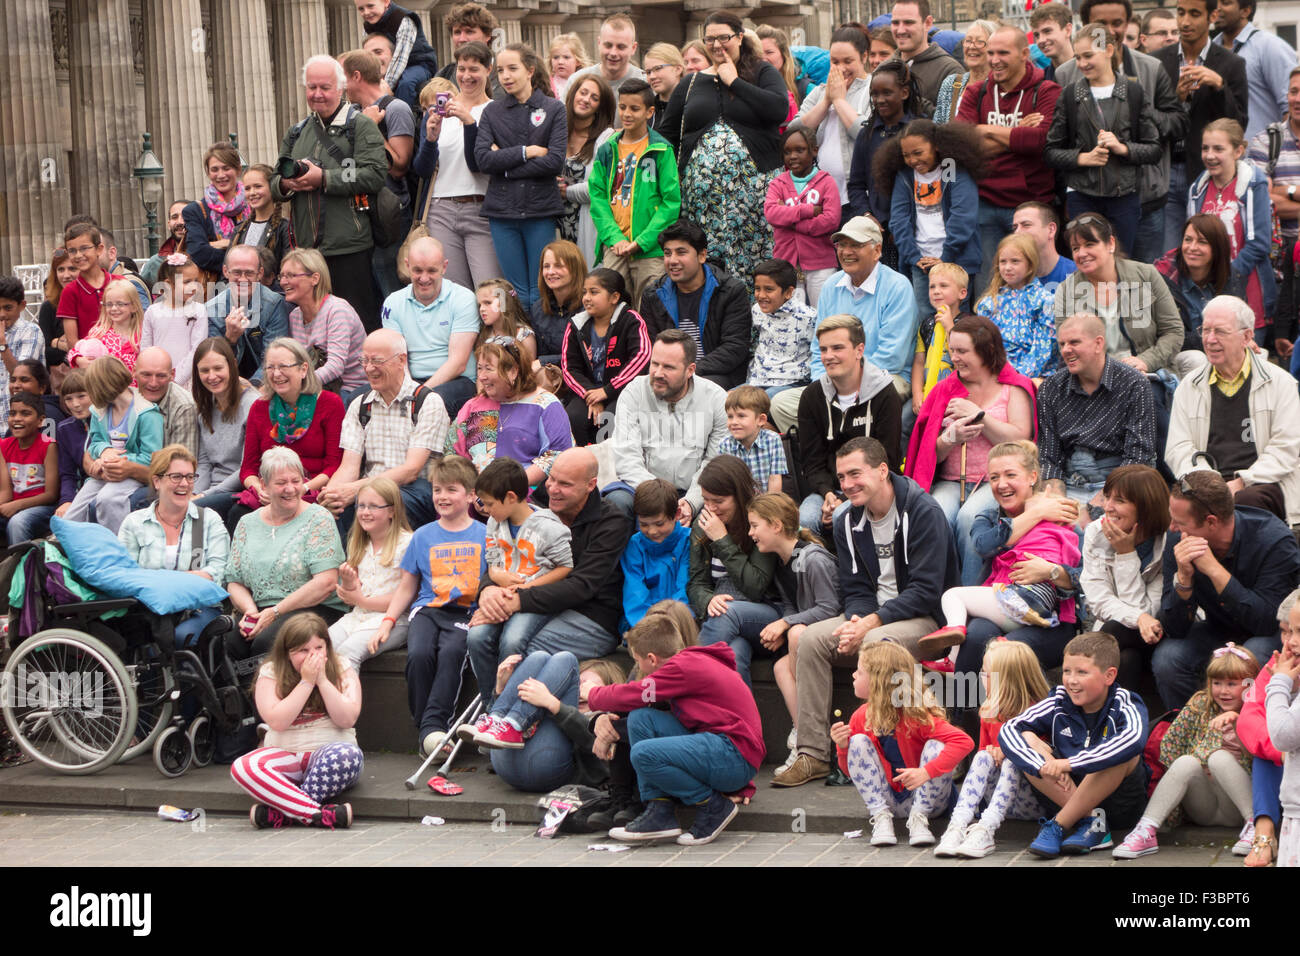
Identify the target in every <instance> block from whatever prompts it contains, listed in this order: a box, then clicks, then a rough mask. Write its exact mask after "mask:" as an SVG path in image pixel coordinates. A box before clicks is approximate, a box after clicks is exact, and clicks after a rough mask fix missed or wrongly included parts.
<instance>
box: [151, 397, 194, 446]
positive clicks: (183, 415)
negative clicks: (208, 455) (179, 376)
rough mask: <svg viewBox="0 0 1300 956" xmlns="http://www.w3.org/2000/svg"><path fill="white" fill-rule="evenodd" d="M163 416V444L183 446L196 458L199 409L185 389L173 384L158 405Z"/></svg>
mask: <svg viewBox="0 0 1300 956" xmlns="http://www.w3.org/2000/svg"><path fill="white" fill-rule="evenodd" d="M158 411H160V412H162V415H163V444H164V445H173V444H176V445H184V446H185V447H186V448H188V449H189V450H190V454H191V455H194V456H195V457H196V458H197V457H198V454H199V408H198V406H197V405H195V404H194V399H193V397H191V395H190V393H189V391H188V390H187V389H184V388H181V386H179V385H177V384H176V383H175V382H172V383H171V384H169V385H168V386H167V394H166V395H164V396H163V397H162V401H160V402H159V403H158Z"/></svg>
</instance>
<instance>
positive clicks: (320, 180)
mask: <svg viewBox="0 0 1300 956" xmlns="http://www.w3.org/2000/svg"><path fill="white" fill-rule="evenodd" d="M302 73H303V85H304V86H305V87H306V88H307V106H308V108H309V109H310V110H311V115H309V116H308V117H307V119H305V120H303V121H302V122H301V123H298V124H296V125H294V127H293V128H292V129H290V130H289V132H288V133H287V134H286V135H285V138H284V141H283V142H282V143H281V144H280V160H279V162H278V163H277V166H276V172H275V175H274V176H272V177H271V193H272V195H273V196H274V197H275V199H276V201H278V202H282V201H284V200H286V199H288V200H290V202H291V206H290V213H291V221H292V225H293V233H294V237H295V238H296V240H297V244H298V245H299V246H306V247H310V248H314V249H318V250H320V253H321V255H323V256H324V257H325V264H326V265H327V266H328V267H329V273H330V285H331V289H330V291H331V292H333V293H334V294H335V295H337V296H340V297H342V298H344V299H346V300H347V301H348V303H349V304H351V306H352V307H353V308H354V309H356V311H357V315H359V316H360V317H361V321H362V323H363V324H364V325H365V326H366V328H367V329H374V328H377V327H378V325H379V301H378V298H377V297H376V295H375V289H374V283H373V280H372V278H371V256H372V254H373V252H374V246H375V243H374V238H373V236H372V234H371V231H370V213H369V207H370V204H372V203H374V202H375V198H374V197H375V194H376V193H378V192H379V190H380V188H381V187H382V186H383V184H384V177H385V176H387V175H388V155H387V153H386V152H385V151H384V139H383V136H382V135H380V132H379V127H378V126H376V125H375V123H374V121H373V120H371V119H370V118H369V117H367V116H365V115H364V114H362V113H361V111H360V110H358V109H356V108H355V107H351V106H349V105H348V104H347V103H346V102H344V97H343V90H344V86H345V84H346V78H345V76H344V74H343V68H342V67H341V66H339V64H338V62H337V61H336V60H334V59H332V58H330V57H328V56H313V57H312V58H311V59H309V60H308V61H307V63H306V65H305V66H304V67H303V71H302Z"/></svg>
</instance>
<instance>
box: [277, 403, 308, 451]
mask: <svg viewBox="0 0 1300 956" xmlns="http://www.w3.org/2000/svg"><path fill="white" fill-rule="evenodd" d="M316 397H317V396H315V395H306V394H303V395H299V396H298V401H297V403H296V404H295V405H293V406H292V407H290V406H289V405H286V404H285V402H284V399H282V398H281V397H280V396H279V395H272V396H271V407H270V416H271V441H273V442H275V443H276V444H277V445H292V444H293V443H294V442H296V441H297V440H298V439H299V438H301V437H302V436H303V435H305V434H307V429H309V428H311V419H312V416H313V415H314V414H316Z"/></svg>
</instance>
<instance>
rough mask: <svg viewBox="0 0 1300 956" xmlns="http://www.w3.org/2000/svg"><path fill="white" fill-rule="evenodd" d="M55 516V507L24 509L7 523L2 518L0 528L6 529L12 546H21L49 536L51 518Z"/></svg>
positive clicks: (41, 506)
mask: <svg viewBox="0 0 1300 956" xmlns="http://www.w3.org/2000/svg"><path fill="white" fill-rule="evenodd" d="M53 515H54V506H53V505H38V506H37V507H35V508H24V509H23V510H22V511H19V512H18V513H16V514H15V515H14V516H13V517H12V518H10V519H8V520H7V521H6V520H5V519H4V518H0V526H2V527H3V528H4V529H5V535H6V537H7V538H8V540H9V544H10V545H15V544H21V543H22V542H24V541H33V540H35V539H36V538H43V537H45V536H46V535H47V534H49V533H50V518H51V517H53Z"/></svg>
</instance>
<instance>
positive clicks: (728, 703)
mask: <svg viewBox="0 0 1300 956" xmlns="http://www.w3.org/2000/svg"><path fill="white" fill-rule="evenodd" d="M627 646H628V650H629V651H631V653H632V659H633V660H635V661H636V665H637V670H638V673H640V675H641V679H640V680H636V681H631V682H629V683H626V684H617V685H614V686H612V687H593V688H591V690H590V691H589V696H588V698H587V705H588V706H589V707H590V708H591V710H592V711H593V712H596V711H602V710H606V711H614V712H616V713H620V714H627V732H628V737H629V744H630V745H631V748H632V749H631V758H632V766H633V767H634V768H635V769H636V776H637V781H638V783H639V785H640V788H641V799H642V800H643V801H644V802H645V807H646V809H645V812H644V813H642V814H641V816H639V817H637V818H636V819H635V820H633V821H632V822H631V823H629V824H628V825H627V826H625V827H615V828H614V829H612V830H610V831H609V835H610V836H611V837H613V838H614V839H615V840H628V841H647V840H661V839H667V838H669V837H676V838H677V842H678V843H680V844H682V845H683V846H697V845H700V844H704V843H712V842H713V841H714V840H715V839H716V838H717V836H718V834H720V833H721V832H722V831H723V830H724V829H725V828H726V826H727V824H728V823H730V822H731V820H732V818H733V817H735V815H736V814H737V813H738V812H739V806H738V805H737V804H736V803H735V802H733V801H732V799H731V798H730V797H728V796H727V794H739V795H741V796H743V797H746V798H747V797H748V796H749V795H750V794H752V793H753V792H754V785H753V780H754V775H755V774H756V773H758V768H759V766H760V765H761V764H762V762H763V756H764V754H765V753H766V750H765V748H764V746H763V729H762V725H761V724H760V723H759V718H758V707H757V706H756V705H755V704H754V695H753V694H752V693H751V692H750V690H749V688H748V687H746V686H745V682H744V681H743V680H741V678H740V675H739V674H737V673H736V658H735V655H734V654H732V652H731V648H730V647H728V646H727V645H726V644H713V645H711V646H709V647H683V646H682V637H681V634H680V633H679V632H678V630H677V628H676V627H675V626H674V625H673V624H672V622H671V621H669V620H668V619H667V618H666V617H665V616H663V615H654V614H652V615H650V616H648V617H646V618H645V619H644V620H642V621H641V623H640V624H638V625H637V626H636V627H634V628H632V630H631V631H629V632H628V635H627ZM664 704H666V705H668V709H666V710H664V709H660V707H659V706H657V705H664ZM609 725H610V719H609V717H608V716H602V717H599V718H597V720H596V725H595V731H596V745H595V747H594V748H593V749H594V750H595V753H596V756H598V757H601V758H602V759H610V758H611V757H612V756H613V742H614V741H615V740H617V739H618V736H617V734H616V733H614V732H613V731H612V730H611V729H610V726H609ZM675 800H678V801H681V802H682V803H684V804H687V805H690V806H694V807H695V808H696V814H695V823H694V824H693V825H692V826H691V829H690V832H689V833H682V828H681V827H680V826H678V825H677V813H676V808H675V806H674V801H675Z"/></svg>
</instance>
